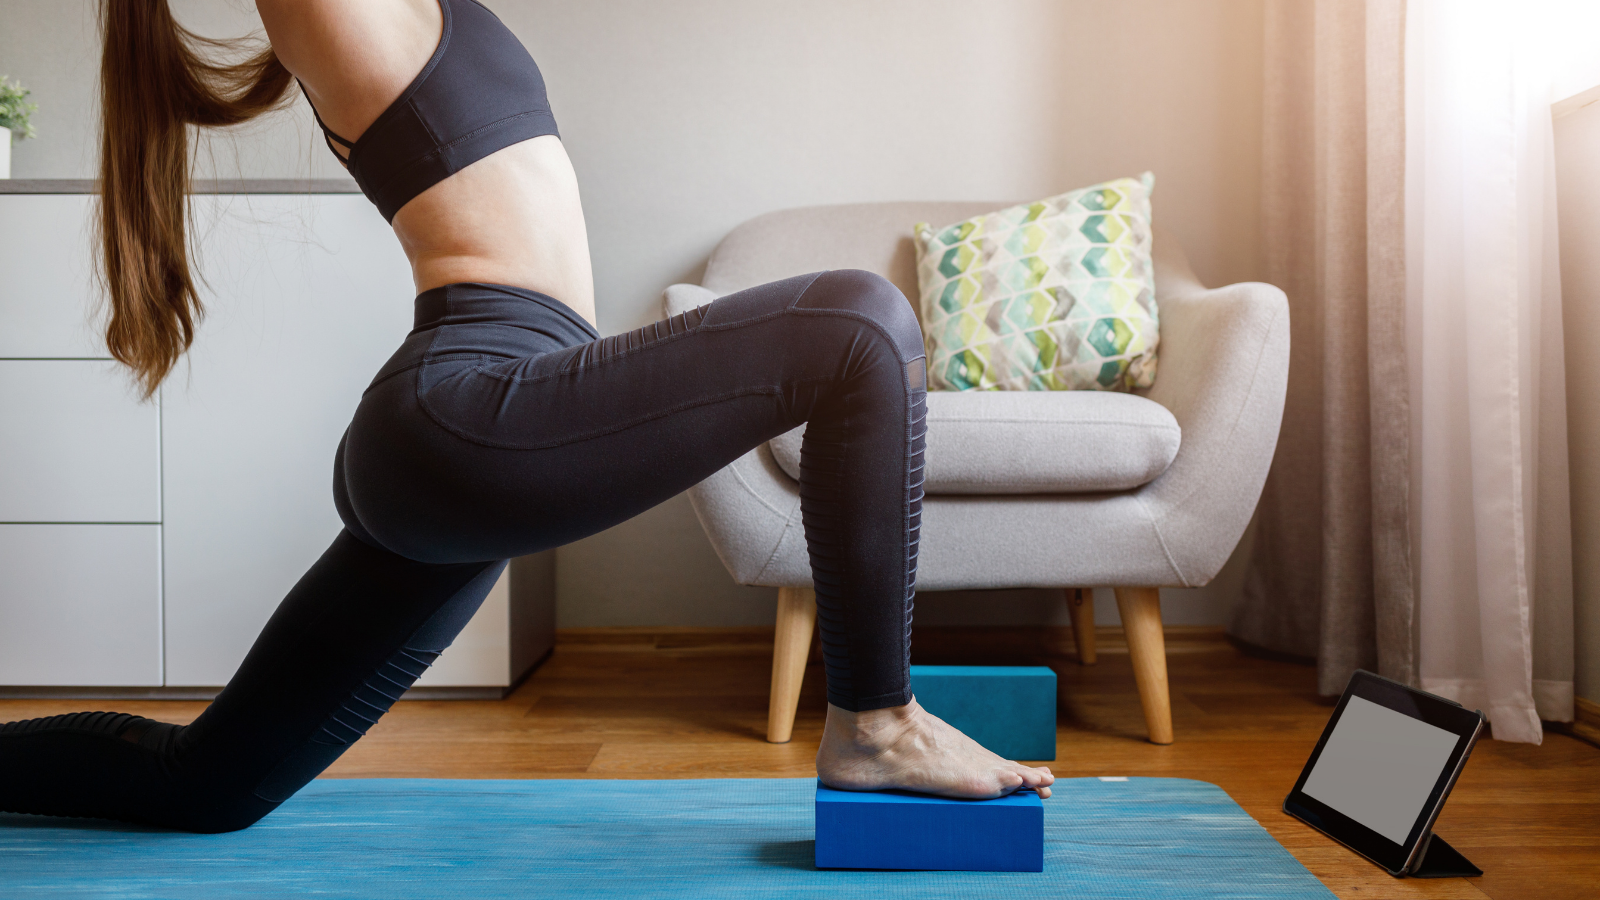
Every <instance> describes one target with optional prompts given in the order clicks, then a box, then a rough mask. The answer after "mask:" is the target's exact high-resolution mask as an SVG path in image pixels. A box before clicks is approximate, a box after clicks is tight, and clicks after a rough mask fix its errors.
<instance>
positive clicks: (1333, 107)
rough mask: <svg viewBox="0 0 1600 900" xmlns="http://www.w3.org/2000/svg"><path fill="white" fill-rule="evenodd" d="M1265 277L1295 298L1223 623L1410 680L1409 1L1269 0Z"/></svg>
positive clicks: (1250, 639)
mask: <svg viewBox="0 0 1600 900" xmlns="http://www.w3.org/2000/svg"><path fill="white" fill-rule="evenodd" d="M1265 38H1266V73H1265V74H1266V88H1265V90H1266V96H1265V103H1264V125H1265V129H1264V130H1265V133H1264V145H1263V154H1262V156H1263V169H1264V172H1263V175H1262V180H1263V185H1262V198H1263V210H1262V213H1263V225H1264V228H1263V233H1264V243H1265V249H1266V258H1267V259H1266V261H1267V273H1266V274H1267V280H1268V281H1270V282H1272V283H1273V284H1276V285H1278V286H1279V287H1281V288H1283V289H1284V292H1285V293H1286V294H1287V295H1288V297H1289V320H1290V332H1291V334H1290V339H1291V342H1292V350H1291V355H1290V364H1289V394H1288V398H1287V400H1286V401H1285V407H1284V417H1283V428H1282V430H1281V431H1280V433H1279V437H1278V449H1277V454H1276V456H1275V457H1274V459H1273V464H1272V471H1271V473H1270V474H1269V475H1268V477H1267V485H1266V488H1265V490H1264V491H1263V492H1262V496H1261V505H1260V507H1259V509H1258V511H1257V520H1256V541H1255V552H1254V554H1253V556H1252V558H1251V566H1250V570H1249V572H1248V574H1247V575H1246V578H1245V584H1244V591H1243V596H1242V598H1241V601H1240V604H1239V606H1238V607H1237V609H1236V610H1235V614H1234V618H1233V621H1232V623H1231V625H1230V631H1231V632H1232V633H1233V634H1234V635H1235V636H1236V637H1238V638H1240V639H1241V640H1244V641H1245V642H1247V643H1250V644H1254V645H1256V646H1259V647H1264V648H1267V649H1271V650H1275V651H1279V652H1284V653H1290V654H1294V655H1297V656H1307V657H1315V658H1316V660H1317V666H1318V677H1317V683H1318V689H1319V691H1320V692H1321V693H1323V694H1339V693H1340V692H1342V691H1343V690H1344V687H1345V684H1346V683H1347V682H1348V681H1349V680H1350V675H1351V673H1352V672H1354V671H1355V670H1356V669H1358V668H1365V669H1375V670H1377V671H1378V672H1379V673H1380V674H1383V675H1386V676H1388V677H1390V678H1394V679H1397V680H1400V681H1404V682H1406V683H1408V684H1415V683H1416V681H1417V670H1416V654H1415V647H1416V632H1415V625H1416V622H1415V609H1416V603H1415V597H1414V594H1413V577H1412V565H1411V547H1410V530H1409V528H1408V526H1407V497H1408V495H1409V491H1410V489H1409V487H1408V485H1407V481H1408V479H1409V477H1410V472H1411V469H1410V464H1409V462H1408V459H1409V454H1410V449H1409V442H1410V429H1409V426H1408V425H1407V422H1408V421H1409V413H1408V411H1407V403H1408V402H1409V397H1408V394H1407V390H1406V385H1407V376H1406V353H1405V285H1406V281H1405V258H1404V253H1405V227H1404V219H1403V212H1404V198H1405V190H1404V169H1405V125H1404V88H1405V77H1404V65H1403V63H1404V59H1403V54H1402V51H1403V39H1404V4H1403V2H1402V0H1268V3H1267V7H1266V34H1265Z"/></svg>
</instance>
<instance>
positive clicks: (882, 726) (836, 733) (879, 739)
mask: <svg viewBox="0 0 1600 900" xmlns="http://www.w3.org/2000/svg"><path fill="white" fill-rule="evenodd" d="M817 776H818V777H819V778H820V779H822V783H823V784H825V785H827V786H828V787H831V788H834V789H836V790H841V791H880V790H885V789H888V788H900V789H902V790H907V791H917V792H918V793H923V794H937V795H939V796H941V797H958V798H961V799H965V800H988V799H992V798H994V797H1003V796H1005V795H1006V794H1009V793H1011V792H1013V791H1016V790H1018V789H1020V788H1025V787H1026V788H1034V789H1036V790H1038V792H1039V796H1040V797H1048V796H1050V785H1052V784H1054V783H1055V780H1056V778H1055V776H1054V775H1051V774H1050V770H1049V769H1048V768H1045V767H1042V766H1041V767H1039V768H1037V769H1036V768H1033V767H1032V766H1024V765H1020V764H1018V763H1015V762H1012V761H1011V760H1009V759H1002V758H1001V757H999V756H997V755H995V754H993V753H990V752H989V751H988V750H985V749H984V748H983V746H982V745H980V744H979V743H978V742H977V741H974V740H973V739H972V738H969V737H967V736H966V735H964V734H962V733H961V732H959V731H957V730H955V729H954V728H952V727H950V726H949V725H948V724H946V723H945V721H944V720H943V719H940V718H939V717H938V716H935V715H933V714H932V713H930V712H928V711H926V710H924V709H923V708H922V707H921V706H920V705H918V704H917V701H916V699H915V698H912V700H911V702H910V703H907V704H906V705H905V706H896V707H893V708H891V709H875V710H871V711H869V712H862V713H853V712H849V711H847V710H843V709H840V708H839V707H837V706H834V705H833V704H831V703H830V704H828V723H827V725H826V726H824V728H823V731H822V746H821V747H819V748H818V749H817Z"/></svg>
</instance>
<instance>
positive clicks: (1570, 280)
mask: <svg viewBox="0 0 1600 900" xmlns="http://www.w3.org/2000/svg"><path fill="white" fill-rule="evenodd" d="M1591 94H1595V96H1593V97H1592V100H1593V102H1591V103H1589V104H1588V105H1587V106H1584V107H1582V108H1580V109H1578V110H1576V111H1574V112H1572V113H1570V114H1568V115H1565V116H1562V117H1561V118H1558V119H1556V122H1555V131H1556V184H1557V197H1556V203H1557V206H1558V208H1559V210H1560V215H1561V226H1560V227H1561V304H1562V324H1563V326H1564V327H1565V329H1566V330H1565V337H1566V341H1565V344H1566V353H1567V452H1568V459H1569V461H1570V465H1571V467H1572V470H1571V478H1572V594H1573V596H1572V600H1573V613H1574V618H1575V619H1576V620H1577V621H1576V627H1577V634H1576V635H1575V637H1576V638H1577V640H1576V642H1575V643H1576V645H1577V646H1576V650H1577V673H1576V684H1575V685H1574V688H1575V689H1576V693H1577V695H1578V696H1580V697H1584V698H1587V699H1589V700H1592V701H1595V702H1600V252H1597V251H1596V248H1600V165H1597V164H1596V162H1597V161H1600V92H1591Z"/></svg>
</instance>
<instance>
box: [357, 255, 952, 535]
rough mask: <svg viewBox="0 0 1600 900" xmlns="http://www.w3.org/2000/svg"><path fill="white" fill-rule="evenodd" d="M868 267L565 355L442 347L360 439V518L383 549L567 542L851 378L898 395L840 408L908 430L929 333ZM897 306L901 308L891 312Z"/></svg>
mask: <svg viewBox="0 0 1600 900" xmlns="http://www.w3.org/2000/svg"><path fill="white" fill-rule="evenodd" d="M857 274H862V275H864V273H844V276H845V277H840V275H839V273H822V274H821V275H812V276H803V277H801V278H795V279H789V280H787V281H782V282H775V283H773V284H770V285H763V286H762V287H759V288H754V289H751V290H749V291H744V292H740V293H739V294H735V295H731V296H729V297H726V298H723V299H722V300H719V301H717V302H716V303H713V304H711V305H709V306H707V307H702V308H701V310H699V311H697V312H695V313H693V314H690V315H688V316H686V317H678V318H677V319H674V320H669V321H667V322H664V323H658V324H657V325H656V326H652V327H650V328H647V329H642V330H640V331H636V332H632V333H629V334H626V335H618V336H615V337H612V338H606V339H604V340H601V341H596V342H593V343H591V344H585V345H581V346H578V347H573V348H569V349H567V350H565V351H561V352H557V353H549V354H544V355H542V356H539V357H535V358H532V359H517V360H461V359H455V360H445V361H441V362H439V363H429V364H428V365H425V366H423V367H422V368H420V369H419V370H418V371H417V372H416V374H415V376H414V380H410V379H395V380H394V382H391V383H386V384H385V385H383V386H382V387H381V388H380V391H379V392H381V393H382V394H383V396H381V397H369V400H373V401H374V402H372V403H370V409H371V411H372V414H371V415H364V413H366V412H367V410H368V407H369V403H368V402H367V401H364V402H363V413H358V416H357V421H356V425H355V426H354V427H353V428H352V431H351V435H350V438H349V446H348V448H347V454H346V459H345V461H344V467H343V471H344V477H345V478H346V481H347V483H348V485H349V491H350V495H351V499H352V503H351V505H352V507H353V508H354V510H355V514H356V515H357V516H359V517H360V519H361V523H362V524H363V525H364V526H365V527H366V528H367V530H368V531H370V532H371V533H372V534H373V535H375V536H376V538H377V539H378V540H380V541H382V542H383V543H384V546H387V547H389V548H390V549H393V550H394V551H395V552H397V553H401V554H404V555H407V556H412V557H413V558H417V559H422V560H426V561H431V562H447V561H459V560H464V559H470V558H480V559H481V558H493V557H505V556H514V555H519V554H522V553H528V552H534V551H537V550H540V549H544V548H547V547H552V546H558V545H560V544H563V543H567V542H570V541H572V540H576V539H578V538H580V537H584V536H586V535H588V534H593V533H595V532H597V531H599V530H602V529H604V528H606V527H609V526H611V525H614V524H616V523H618V522H621V521H623V520H625V519H627V518H630V517H632V516H634V515H637V514H638V513H639V512H642V511H644V510H646V509H648V508H650V507H652V506H654V505H656V504H658V503H660V502H661V501H663V500H665V499H667V498H669V497H671V496H673V495H674V494H677V493H679V492H681V491H683V490H685V489H687V488H689V487H690V486H692V485H694V484H695V483H697V482H699V481H701V480H703V479H704V478H706V477H707V476H709V475H710V474H712V473H714V472H716V471H717V470H718V469H720V468H722V467H724V466H726V465H728V464H729V463H731V462H732V461H733V460H735V459H737V458H738V457H739V456H741V455H743V454H744V453H746V452H748V451H749V450H751V449H752V448H754V447H756V446H758V445H760V444H761V443H762V442H764V441H766V440H769V439H771V438H773V437H775V436H777V435H779V434H781V433H783V432H784V431H787V430H789V429H791V428H794V427H797V426H798V425H800V424H802V423H804V422H806V421H807V420H808V419H810V418H812V416H813V415H814V414H815V413H816V412H817V411H818V410H819V408H824V407H827V406H828V405H829V404H830V403H837V401H838V393H839V391H838V387H839V385H840V384H841V383H843V382H846V381H850V380H855V381H861V380H863V379H865V380H872V379H877V380H878V381H881V382H882V383H883V384H884V385H885V386H886V389H885V390H884V391H883V392H881V393H882V394H884V395H885V396H884V402H885V403H887V404H888V405H889V406H890V407H893V408H886V409H882V410H875V409H872V408H870V406H868V405H864V401H863V400H862V399H861V398H860V397H857V398H855V399H854V400H853V401H852V404H853V405H852V407H851V409H850V410H848V411H843V410H840V411H836V412H838V413H839V414H840V415H845V414H848V415H851V416H854V417H855V418H856V419H858V420H860V421H861V422H862V423H863V424H864V425H865V424H871V422H872V421H875V420H881V421H882V422H883V423H887V427H888V428H889V430H890V431H892V432H895V433H901V434H900V438H899V439H900V440H903V433H902V432H903V422H904V412H903V410H904V405H905V403H906V396H907V394H908V393H909V390H910V386H909V384H908V383H907V381H906V376H905V366H906V363H907V362H908V361H909V360H908V359H907V357H909V356H913V355H914V356H916V357H920V355H921V340H920V334H919V333H917V332H916V328H915V319H914V317H913V316H912V314H911V312H910V308H909V305H908V304H907V303H906V301H905V299H904V297H903V296H901V295H900V294H899V292H898V291H897V290H895V289H894V288H893V287H892V286H890V285H888V283H887V282H884V281H882V279H877V278H876V277H875V276H866V277H865V278H858V277H856V276H857ZM862 294H873V295H875V296H868V297H865V299H863V297H862V296H859V295H862ZM889 294H892V297H890V296H888V295H889ZM841 295H848V296H841ZM863 304H865V306H863ZM896 304H897V305H898V307H899V309H903V312H904V320H905V321H890V322H888V323H885V322H884V321H883V320H884V319H885V318H890V319H892V318H893V317H894V316H897V315H899V310H897V309H896V306H895V305H896ZM875 307H881V308H882V310H888V312H883V311H881V310H879V309H876V308H875ZM907 322H909V323H910V332H911V337H910V339H909V340H908V338H907V328H906V323H907ZM396 382H403V383H396ZM379 392H375V393H379ZM379 410H381V411H382V412H381V414H380V413H379V412H378V411H379Z"/></svg>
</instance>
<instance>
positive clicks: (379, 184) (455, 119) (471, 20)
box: [306, 0, 560, 222]
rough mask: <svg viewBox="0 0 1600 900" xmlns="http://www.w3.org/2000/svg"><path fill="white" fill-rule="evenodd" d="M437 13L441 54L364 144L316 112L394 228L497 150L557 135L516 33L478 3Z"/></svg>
mask: <svg viewBox="0 0 1600 900" xmlns="http://www.w3.org/2000/svg"><path fill="white" fill-rule="evenodd" d="M439 8H440V9H441V10H443V11H444V31H443V33H442V34H441V35H440V36H439V46H438V48H437V49H436V50H434V51H433V56H432V58H430V59H429V60H428V64H427V65H425V66H423V67H422V71H421V72H419V73H418V74H417V77H416V78H414V79H412V81H411V84H410V85H409V86H407V87H406V89H405V91H404V92H403V93H401V95H400V97H399V99H397V100H395V101H394V102H393V103H391V104H389V108H388V109H386V110H384V111H383V114H382V115H380V116H378V118H377V120H376V121H374V122H373V123H372V125H371V126H370V127H369V128H368V129H367V130H366V131H364V132H362V134H361V139H360V140H357V141H353V142H352V141H347V140H345V139H344V138H342V137H340V136H339V135H337V134H334V133H333V132H332V131H330V130H329V129H328V126H327V125H326V124H325V123H324V122H323V121H322V116H321V115H317V112H316V107H315V106H313V107H312V110H311V111H312V114H313V115H316V116H317V124H318V125H321V126H322V132H323V135H324V136H325V137H326V139H327V141H328V149H330V150H333V151H334V155H335V156H338V157H339V158H340V159H341V160H342V161H343V162H344V164H345V167H346V168H348V169H349V170H350V174H351V175H352V176H354V177H355V180H356V184H357V185H359V186H360V187H361V193H363V194H366V195H367V199H368V200H371V201H372V202H373V203H375V204H377V207H378V211H379V212H381V213H383V217H384V218H385V219H387V220H389V221H390V222H393V221H394V215H395V213H397V212H399V211H400V207H402V206H405V205H406V203H408V202H409V201H410V200H411V198H413V197H415V196H417V195H418V194H420V193H422V192H423V191H425V190H427V189H428V188H430V187H433V186H434V185H436V184H438V183H439V182H441V181H443V180H445V179H446V178H449V177H450V176H451V175H454V174H455V173H457V172H459V171H461V170H462V169H464V168H466V167H467V166H469V165H471V164H473V163H475V162H477V161H478V160H480V159H483V158H484V157H485V156H488V155H489V154H491V153H493V152H495V151H496V150H501V149H504V148H506V147H509V146H511V145H512V144H516V143H520V142H522V141H526V140H528V139H530V138H536V137H539V136H541V135H546V134H555V135H559V134H560V132H558V131H557V130H556V119H555V116H554V115H552V114H551V112H550V100H549V99H548V98H547V97H546V96H545V90H544V77H543V76H542V75H540V74H539V66H538V65H537V64H535V63H534V61H533V57H532V56H530V55H529V54H528V51H527V49H525V48H524V47H523V46H522V42H521V41H519V40H517V36H516V35H514V34H512V33H511V29H509V28H507V27H506V26H505V25H503V24H501V22H500V20H499V19H498V18H497V17H496V16H495V14H494V13H492V12H490V11H489V10H488V9H487V8H486V7H484V5H483V4H481V3H478V2H477V0H439ZM306 99H307V100H308V101H309V100H310V98H309V97H307V98H306ZM335 143H337V144H339V145H341V146H343V147H345V148H347V149H348V150H349V152H350V155H349V156H348V157H345V156H342V155H341V154H340V153H339V151H338V150H337V149H335V148H334V144H335Z"/></svg>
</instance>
